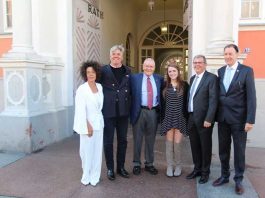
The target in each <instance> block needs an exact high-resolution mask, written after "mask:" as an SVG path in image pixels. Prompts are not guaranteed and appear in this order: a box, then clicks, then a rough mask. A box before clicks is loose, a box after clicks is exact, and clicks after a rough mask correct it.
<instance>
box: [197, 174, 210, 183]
mask: <svg viewBox="0 0 265 198" xmlns="http://www.w3.org/2000/svg"><path fill="white" fill-rule="evenodd" d="M208 179H209V175H202V176H201V178H200V180H199V184H205V183H206V182H208Z"/></svg>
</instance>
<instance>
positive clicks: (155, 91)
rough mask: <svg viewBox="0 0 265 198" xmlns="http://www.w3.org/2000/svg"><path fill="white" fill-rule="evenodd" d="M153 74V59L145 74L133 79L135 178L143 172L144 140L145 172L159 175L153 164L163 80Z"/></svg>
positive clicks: (145, 63)
mask: <svg viewBox="0 0 265 198" xmlns="http://www.w3.org/2000/svg"><path fill="white" fill-rule="evenodd" d="M154 71H155V61H154V60H153V59H151V58H147V59H146V60H145V61H144V63H143V73H139V74H135V75H132V76H131V94H132V97H131V116H130V119H131V124H132V126H133V139H134V153H133V164H134V168H133V174H135V175H139V174H140V173H141V148H142V140H143V137H145V170H146V171H148V172H149V173H151V174H153V175H156V174H157V173H158V171H157V169H156V168H155V167H154V165H153V162H154V143H155V137H156V130H157V123H158V113H159V110H160V101H161V90H162V85H163V82H164V80H163V78H162V77H161V76H160V75H157V74H154ZM148 81H149V82H148ZM148 83H149V85H150V86H151V87H152V88H150V89H151V90H148ZM149 96H151V97H149ZM149 99H150V100H149ZM149 101H150V102H149ZM149 103H151V104H149Z"/></svg>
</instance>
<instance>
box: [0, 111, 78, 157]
mask: <svg viewBox="0 0 265 198" xmlns="http://www.w3.org/2000/svg"><path fill="white" fill-rule="evenodd" d="M72 127H73V107H68V108H66V109H65V110H61V111H57V112H51V113H46V114H42V115H37V116H31V117H15V116H5V115H0V137H1V138H0V150H6V151H18V152H24V153H32V152H34V151H37V150H40V149H42V148H44V147H46V146H47V145H49V144H52V143H54V142H58V141H60V140H62V139H64V138H66V137H69V136H71V135H72V134H73V129H72Z"/></svg>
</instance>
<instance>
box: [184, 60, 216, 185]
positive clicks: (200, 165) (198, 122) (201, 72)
mask: <svg viewBox="0 0 265 198" xmlns="http://www.w3.org/2000/svg"><path fill="white" fill-rule="evenodd" d="M206 65H207V63H206V58H205V56H203V55H197V56H195V57H194V59H193V68H194V70H195V75H193V76H192V77H191V79H190V91H189V93H188V112H189V120H188V128H189V132H190V136H189V137H190V145H191V151H192V158H193V163H194V169H193V171H192V172H191V173H190V174H188V175H187V176H186V178H187V179H194V178H196V177H197V176H201V178H200V180H199V183H200V184H204V183H206V182H207V181H208V179H209V174H210V165H211V157H212V131H213V125H214V121H215V113H216V109H217V102H218V83H217V76H216V75H214V74H212V73H210V72H207V71H206Z"/></svg>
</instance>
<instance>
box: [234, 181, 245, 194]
mask: <svg viewBox="0 0 265 198" xmlns="http://www.w3.org/2000/svg"><path fill="white" fill-rule="evenodd" d="M235 192H236V194H238V195H242V194H243V193H244V187H243V186H242V184H241V183H236V186H235Z"/></svg>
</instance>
